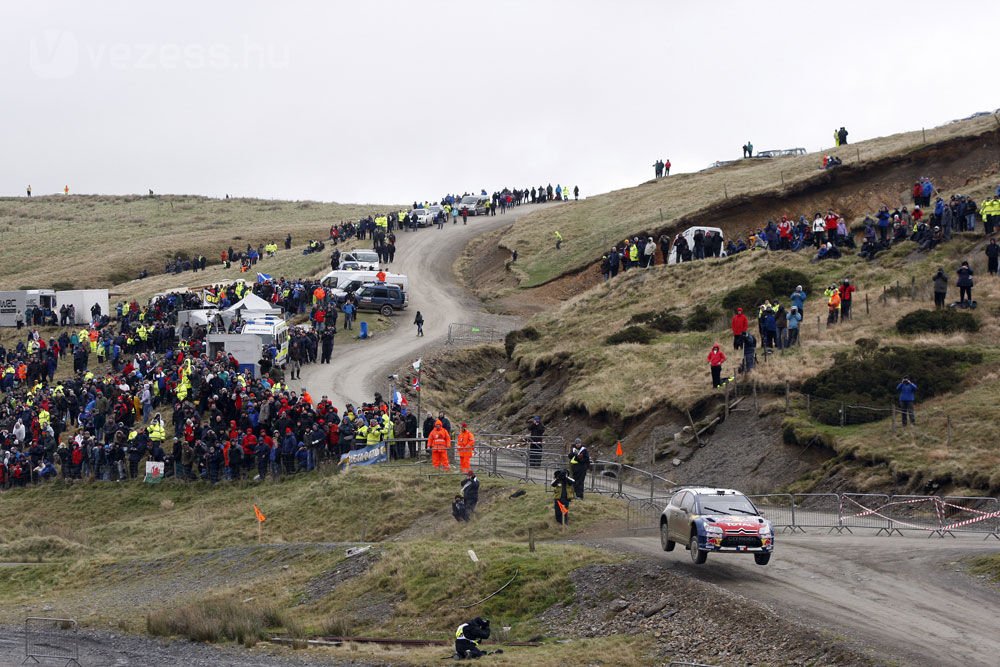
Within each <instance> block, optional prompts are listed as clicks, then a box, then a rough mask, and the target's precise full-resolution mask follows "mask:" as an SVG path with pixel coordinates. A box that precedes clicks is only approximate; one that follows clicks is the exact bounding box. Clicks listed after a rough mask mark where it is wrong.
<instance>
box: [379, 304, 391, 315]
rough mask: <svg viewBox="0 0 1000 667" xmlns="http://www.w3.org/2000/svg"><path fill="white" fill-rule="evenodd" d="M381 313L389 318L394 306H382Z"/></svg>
mask: <svg viewBox="0 0 1000 667" xmlns="http://www.w3.org/2000/svg"><path fill="white" fill-rule="evenodd" d="M379 312H380V313H382V314H383V315H385V316H386V317H389V316H390V315H392V306H382V308H381V310H379Z"/></svg>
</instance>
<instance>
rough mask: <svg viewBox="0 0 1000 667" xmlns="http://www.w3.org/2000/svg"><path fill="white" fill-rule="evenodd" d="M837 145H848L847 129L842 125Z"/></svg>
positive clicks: (838, 132) (838, 131)
mask: <svg viewBox="0 0 1000 667" xmlns="http://www.w3.org/2000/svg"><path fill="white" fill-rule="evenodd" d="M837 145H838V146H846V145H847V130H845V129H844V126H843V125H841V126H840V129H839V130H837Z"/></svg>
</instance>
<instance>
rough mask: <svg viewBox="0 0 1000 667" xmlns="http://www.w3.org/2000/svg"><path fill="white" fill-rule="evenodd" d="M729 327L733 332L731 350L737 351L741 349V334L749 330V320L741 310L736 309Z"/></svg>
mask: <svg viewBox="0 0 1000 667" xmlns="http://www.w3.org/2000/svg"><path fill="white" fill-rule="evenodd" d="M729 325H730V327H731V328H732V330H733V349H734V350H738V349H740V348H741V347H743V334H745V333H746V332H747V329H749V328H750V320H748V319H747V316H746V315H744V314H743V309H742V308H737V309H736V314H735V315H733V319H732V320H731V321H730V324H729Z"/></svg>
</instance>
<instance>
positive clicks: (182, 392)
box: [176, 377, 191, 401]
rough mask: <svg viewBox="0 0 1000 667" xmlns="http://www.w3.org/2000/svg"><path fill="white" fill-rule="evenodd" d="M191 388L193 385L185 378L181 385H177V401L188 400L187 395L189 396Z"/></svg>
mask: <svg viewBox="0 0 1000 667" xmlns="http://www.w3.org/2000/svg"><path fill="white" fill-rule="evenodd" d="M190 388H191V384H190V383H189V382H188V379H187V378H186V377H185V378H184V379H182V380H181V382H180V384H178V385H177V392H176V393H177V400H178V401H183V400H184V399H186V398H187V395H188V390H189V389H190Z"/></svg>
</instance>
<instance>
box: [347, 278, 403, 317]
mask: <svg viewBox="0 0 1000 667" xmlns="http://www.w3.org/2000/svg"><path fill="white" fill-rule="evenodd" d="M354 296H355V298H356V299H357V302H358V310H377V311H378V312H380V313H382V314H383V315H385V316H386V317H389V316H390V315H392V314H393V313H394V312H395V311H397V310H403V309H404V308H406V301H407V296H406V292H404V291H403V289H402V288H401V287H400V286H399V285H391V284H389V283H366V284H364V285H362V286H361V287H359V288H358V289H357V290H356V291H355V292H354Z"/></svg>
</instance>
